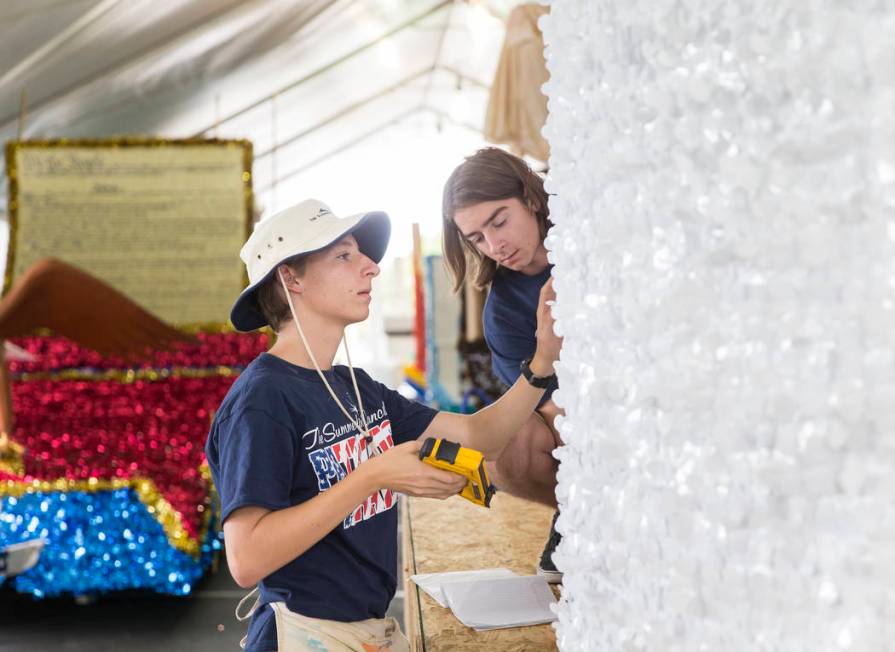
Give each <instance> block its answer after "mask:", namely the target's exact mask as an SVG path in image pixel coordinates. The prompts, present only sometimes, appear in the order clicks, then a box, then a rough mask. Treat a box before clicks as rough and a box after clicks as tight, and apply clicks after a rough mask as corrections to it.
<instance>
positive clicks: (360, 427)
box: [277, 272, 376, 457]
mask: <svg viewBox="0 0 895 652" xmlns="http://www.w3.org/2000/svg"><path fill="white" fill-rule="evenodd" d="M277 275H278V276H279V278H280V283H282V285H283V292H285V293H286V303H288V304H289V310H290V312H291V313H292V321H293V322H294V323H295V327H296V329H297V330H298V336H299V337H300V338H301V341H302V343H303V344H304V345H305V351H307V352H308V357H310V358H311V362H312V363H313V365H314V369H316V370H317V374H318V375H319V376H320V379H321V380H322V381H323V384H324V385H326V389H328V390H329V395H330V396H332V397H333V400H334V401H335V402H336V405H338V406H339V409H340V410H342V414H344V415H345V416H346V417H347V418H348V420H349V421H350V422H351V423H352V424H353V425H354V427H355V428H357V431H358V432H360V433H363V435H364V441H365V442H366V444H367V454H368V455H369V456H370V457H372V456H373V455H375V454H376V448H375V447H374V446H373V445H372V444H373V436H372V435H371V434H370V430H369V429H368V428H367V415H366V413H365V412H364V404H363V401H362V400H361V397H360V390H359V389H358V387H357V378H355V376H354V367H353V366H352V365H351V353H349V351H348V338H347V337H346V336H345V333H344V332H343V333H342V344H344V346H345V355H346V357H347V358H348V372H349V373H350V374H351V384H352V385H354V395H355V396H356V397H357V407H358V409H359V410H360V418H361V423H360V424H358V422H357V421H355V420H354V417H352V416H351V414H349V412H348V410H346V409H345V406H344V405H342V401H340V400H339V397H338V396H336V393H335V392H334V391H333V388H332V387H331V386H330V384H329V381H328V380H326V376H324V375H323V372H322V371H321V370H320V365H319V364H318V363H317V358H316V357H315V356H314V352H313V351H312V350H311V347H310V345H309V344H308V339H307V338H306V337H305V333H304V331H303V330H302V327H301V322H300V321H298V315H297V314H296V312H295V304H293V303H292V295H291V294H290V292H289V288H288V287H286V280H285V279H284V278H283V275H282V273H280V272H277Z"/></svg>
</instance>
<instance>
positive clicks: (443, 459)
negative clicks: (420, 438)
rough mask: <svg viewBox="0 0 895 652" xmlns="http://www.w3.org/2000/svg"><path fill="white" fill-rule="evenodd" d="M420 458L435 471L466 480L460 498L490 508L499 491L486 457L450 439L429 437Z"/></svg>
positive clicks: (421, 450)
mask: <svg viewBox="0 0 895 652" xmlns="http://www.w3.org/2000/svg"><path fill="white" fill-rule="evenodd" d="M420 459H421V460H422V461H423V462H425V463H426V464H429V465H430V466H434V467H435V468H436V469H444V470H445V471H450V472H451V473H459V474H460V475H462V476H463V477H465V478H466V486H465V487H463V490H462V491H461V492H460V495H461V496H462V497H463V498H465V499H466V500H468V501H469V502H472V503H475V504H476V505H481V506H483V507H491V496H493V495H494V494H495V493H496V492H497V489H495V488H494V485H492V484H491V480H490V479H489V478H488V469H487V468H485V458H484V456H483V455H482V454H481V453H480V452H478V451H476V450H472V449H471V448H463V447H462V446H460V444H456V443H454V442H452V441H448V440H447V439H435V438H434V437H429V438H427V439H426V441H424V442H423V447H422V448H421V449H420Z"/></svg>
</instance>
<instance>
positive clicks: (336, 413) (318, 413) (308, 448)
mask: <svg viewBox="0 0 895 652" xmlns="http://www.w3.org/2000/svg"><path fill="white" fill-rule="evenodd" d="M355 373H356V376H357V384H358V388H359V389H360V392H361V397H362V398H363V404H364V411H365V412H366V415H367V421H368V425H369V429H370V434H371V435H372V436H373V442H374V445H375V446H377V447H378V449H379V450H380V451H385V450H387V449H389V448H391V447H392V446H395V445H397V444H402V443H404V442H407V441H411V440H414V439H416V438H418V437H419V436H420V435H421V434H422V433H423V432H424V431H425V429H426V428H427V427H428V426H429V423H430V422H431V421H432V419H433V418H434V417H435V415H436V412H435V410H432V409H431V408H428V407H426V406H423V405H420V404H417V403H413V402H411V401H408V400H407V399H405V398H404V397H402V396H401V395H400V394H398V393H397V392H395V391H394V390H391V389H389V388H387V387H385V386H384V385H382V384H381V383H378V382H376V381H374V380H373V379H372V378H370V376H368V375H367V374H366V372H364V371H363V370H361V369H356V370H355ZM324 374H325V375H326V377H327V380H328V381H329V383H330V385H331V386H332V388H333V390H334V391H335V392H336V395H337V396H338V397H339V399H340V400H341V401H342V404H343V405H344V406H345V408H346V409H347V410H349V412H352V413H353V414H352V416H354V418H355V419H356V420H357V421H360V415H359V414H358V413H357V408H356V403H357V399H356V398H355V396H354V389H353V387H352V384H351V376H350V375H349V372H348V368H347V367H342V366H335V367H333V368H332V369H331V370H328V371H325V372H324ZM205 452H206V456H207V457H208V463H209V466H210V467H211V474H212V477H213V478H214V482H215V485H216V487H217V490H218V493H219V495H220V499H221V519H222V522H223V521H226V519H227V517H228V516H229V515H230V514H231V513H232V512H233V511H234V510H236V509H239V508H240V507H246V506H250V505H251V506H258V507H264V508H266V509H270V510H279V509H284V508H287V507H291V506H292V505H297V504H299V503H302V502H304V501H306V500H310V499H311V498H313V497H315V496H317V495H318V494H319V493H321V492H324V491H326V490H327V489H329V488H330V487H331V486H332V485H333V484H335V483H337V482H339V481H340V480H342V479H343V478H345V477H346V476H347V475H348V474H349V473H351V472H352V471H353V470H354V469H355V468H357V466H358V464H361V463H363V462H364V461H366V460H367V459H368V455H367V449H366V444H365V442H364V438H363V434H362V433H358V432H357V429H356V428H355V427H354V425H353V424H352V423H351V422H350V421H349V420H348V419H347V418H346V417H345V415H344V414H343V413H342V411H341V410H340V409H339V407H338V406H337V405H336V404H335V402H334V401H333V399H332V397H331V396H330V395H329V392H328V391H327V390H326V387H325V386H324V385H323V382H322V381H321V380H320V377H319V376H318V375H317V372H316V371H314V370H313V369H305V368H303V367H298V366H295V365H293V364H291V363H289V362H286V361H285V360H283V359H281V358H278V357H276V356H274V355H271V354H269V353H262V354H261V355H260V356H258V357H257V358H256V359H255V360H254V361H253V362H252V363H251V364H250V365H249V366H248V367H247V368H246V370H245V371H244V372H243V373H242V374H241V375H240V376H239V378H238V379H237V380H236V382H235V383H234V384H233V386H232V387H231V388H230V391H229V392H228V393H227V396H226V397H224V401H223V402H222V403H221V406H220V408H219V409H218V411H217V414H216V415H215V419H214V423H213V424H212V426H211V432H210V434H209V436H208V443H207V444H206V447H205ZM396 507H397V496H396V495H395V494H394V493H393V492H391V491H390V490H383V491H380V492H378V493H376V494H373V495H371V496H370V497H368V498H367V500H366V501H365V502H364V503H362V504H361V505H359V506H358V508H357V509H356V510H355V511H354V512H353V513H352V514H350V515H349V516H348V517H346V518H345V520H344V521H343V522H342V524H341V525H339V526H338V527H336V528H335V529H334V530H333V531H332V532H330V533H329V534H327V535H326V536H325V537H324V538H323V539H322V540H320V541H319V542H318V543H316V544H315V545H313V546H312V547H311V548H309V549H308V550H307V551H306V552H304V553H303V554H301V555H300V556H299V557H297V558H296V559H294V560H292V561H291V562H289V563H288V564H286V565H285V566H283V567H282V568H280V569H279V570H276V571H274V572H273V573H271V574H270V575H268V576H267V577H265V578H264V579H263V580H262V581H261V583H260V584H259V588H260V592H261V600H260V604H261V605H266V604H268V603H270V602H278V601H283V602H285V603H286V605H287V606H288V607H289V609H290V610H292V611H294V612H296V613H300V614H303V615H305V616H309V617H312V618H326V619H328V620H338V621H343V622H347V621H354V620H365V619H367V618H383V617H384V616H385V612H386V609H387V608H388V605H389V602H390V601H391V599H392V597H393V596H394V594H395V587H396V585H397V578H396V574H397V545H398V542H397V526H398V520H397V509H396ZM276 648H277V641H276V625H275V621H274V618H273V612H272V610H271V609H270V608H269V607H264V608H259V609H258V610H257V611H256V612H255V615H254V616H253V617H252V621H251V623H250V625H249V633H248V640H247V641H246V648H245V649H246V650H251V651H256V650H275V649H276Z"/></svg>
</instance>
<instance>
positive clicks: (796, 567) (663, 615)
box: [542, 0, 895, 652]
mask: <svg viewBox="0 0 895 652" xmlns="http://www.w3.org/2000/svg"><path fill="white" fill-rule="evenodd" d="M551 11H552V13H551V15H550V16H549V17H547V18H545V19H544V20H543V22H542V28H543V31H544V36H545V41H546V44H547V56H548V67H549V69H550V73H551V81H550V82H549V83H548V84H547V87H546V89H547V92H548V96H549V98H550V117H549V121H548V124H547V127H546V134H547V136H548V138H549V141H550V145H551V151H552V155H551V158H550V166H551V171H550V178H549V184H548V189H549V191H550V192H551V193H555V196H554V197H552V198H551V204H550V208H551V216H552V218H553V219H554V220H555V222H556V228H555V229H554V230H553V232H552V234H551V236H550V238H549V248H550V249H551V256H552V259H553V261H554V262H555V263H556V268H555V272H554V274H555V277H556V289H557V292H558V305H557V315H558V318H559V322H558V328H559V329H560V330H561V331H562V333H563V334H564V335H565V337H566V340H565V348H564V350H563V354H562V358H563V359H562V362H561V365H560V369H559V374H560V385H561V390H560V393H559V394H558V395H557V397H556V400H557V402H558V403H560V404H561V405H563V406H564V407H565V408H566V409H567V411H568V417H567V418H565V419H564V420H563V421H562V422H561V432H562V435H563V437H564V439H565V441H566V442H567V444H568V445H567V446H566V447H565V448H564V449H563V450H561V451H560V453H559V455H560V458H561V460H562V465H561V468H560V484H559V489H558V493H559V496H560V500H561V502H562V508H563V513H562V518H561V520H560V530H561V531H562V532H564V534H565V539H564V541H563V544H562V547H561V549H560V554H559V555H558V562H559V566H560V568H561V569H563V570H564V571H565V589H564V597H563V600H562V602H561V603H560V607H559V609H560V620H559V623H558V640H559V645H560V648H561V649H562V650H587V651H590V650H612V651H616V650H640V649H646V650H661V651H663V652H665V651H675V650H707V651H712V652H714V651H721V650H723V651H728V650H750V651H752V650H812V651H814V650H892V649H895V432H893V430H895V2H892V1H891V0H889V1H886V0H878V1H870V0H773V1H767V0H737V1H728V2H717V1H716V0H557V1H556V2H554V3H552V10H551Z"/></svg>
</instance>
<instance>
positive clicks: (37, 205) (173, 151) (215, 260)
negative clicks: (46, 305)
mask: <svg viewBox="0 0 895 652" xmlns="http://www.w3.org/2000/svg"><path fill="white" fill-rule="evenodd" d="M6 166H7V173H8V175H9V180H10V186H9V216H10V241H9V255H8V258H7V266H6V275H5V279H4V292H5V291H6V290H8V289H9V286H10V285H11V284H12V282H13V281H14V280H15V279H16V278H18V276H19V275H21V274H22V273H23V272H24V271H25V270H27V269H28V267H29V266H31V265H32V264H33V263H34V262H36V261H37V260H39V259H41V258H45V257H48V256H51V257H53V258H58V259H60V260H63V261H65V262H68V263H71V264H74V265H77V266H78V267H80V268H82V269H84V270H86V271H87V272H89V273H90V274H92V275H94V276H96V277H98V278H100V279H102V280H104V281H106V282H107V283H109V284H110V285H112V286H113V287H115V288H116V289H118V290H120V291H121V292H123V293H124V294H126V295H127V296H129V297H130V298H131V299H133V300H134V301H136V302H137V303H139V304H140V305H142V306H143V307H144V308H146V309H147V310H149V311H150V312H152V313H154V314H155V315H157V316H158V317H160V318H161V319H163V320H165V321H166V322H168V323H170V324H174V325H177V326H196V325H209V326H210V325H214V324H222V323H225V322H226V321H227V317H228V315H229V311H230V306H231V305H232V303H233V301H234V299H235V298H236V296H237V295H238V294H239V293H240V291H241V290H242V289H243V287H245V284H246V283H245V273H244V271H243V270H244V267H243V264H242V261H240V259H239V250H240V248H241V247H242V244H243V242H245V240H246V238H247V237H248V234H249V233H250V231H251V224H252V176H251V166H252V145H251V143H250V142H249V141H243V140H239V141H227V140H201V141H200V140H149V139H144V140H141V139H118V140H53V141H19V142H11V143H8V144H7V146H6Z"/></svg>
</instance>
